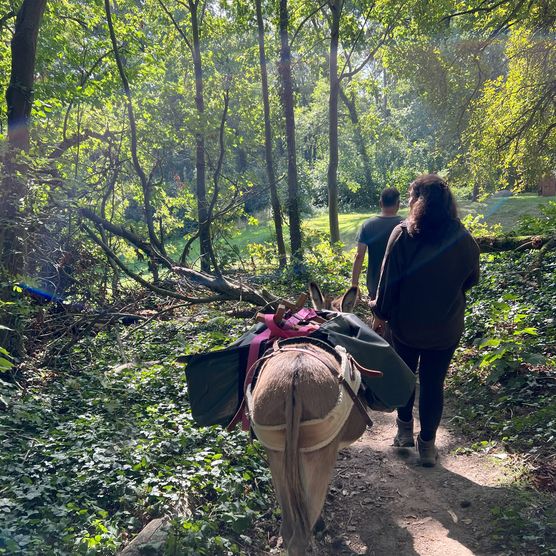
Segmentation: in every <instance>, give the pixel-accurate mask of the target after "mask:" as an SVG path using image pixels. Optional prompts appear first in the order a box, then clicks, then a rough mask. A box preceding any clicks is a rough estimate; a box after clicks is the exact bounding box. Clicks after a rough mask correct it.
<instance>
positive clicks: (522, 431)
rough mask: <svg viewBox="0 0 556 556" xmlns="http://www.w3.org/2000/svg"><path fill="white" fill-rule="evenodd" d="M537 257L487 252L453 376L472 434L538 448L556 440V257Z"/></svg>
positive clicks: (511, 446)
mask: <svg viewBox="0 0 556 556" xmlns="http://www.w3.org/2000/svg"><path fill="white" fill-rule="evenodd" d="M535 257H536V254H534V253H524V254H513V253H510V254H508V253H505V254H499V255H488V256H484V260H483V264H482V278H481V283H480V285H479V286H477V287H475V288H474V289H473V290H472V292H471V300H470V303H469V306H468V311H467V316H466V331H465V335H464V341H463V347H462V348H461V349H460V350H459V352H458V354H457V357H456V360H455V365H454V371H453V374H452V376H451V378H450V381H449V382H450V390H451V392H452V393H453V394H454V395H455V397H456V399H457V400H458V402H459V403H460V405H459V410H458V416H457V417H456V420H457V421H458V423H459V424H460V425H461V426H462V427H463V428H464V430H465V431H466V432H467V433H469V434H471V436H472V437H475V438H477V437H479V438H483V439H484V438H485V437H486V438H487V439H489V440H494V441H496V442H499V443H501V445H504V446H505V447H506V448H507V449H508V450H511V451H516V450H523V451H527V452H529V453H531V454H535V455H536V454H546V453H549V452H550V451H551V450H552V448H553V447H554V446H555V445H556V404H554V400H555V399H556V380H555V379H556V359H555V353H556V351H555V349H554V347H555V346H556V333H555V330H556V329H555V327H554V306H555V303H556V282H555V280H556V273H555V269H556V256H555V254H554V253H548V254H546V255H545V260H544V261H543V263H542V266H541V267H540V268H538V269H537V270H536V271H533V272H532V270H531V269H532V268H534V266H535V265H536V264H537V265H538V261H536V259H535ZM510 268H511V269H512V270H509V269H510Z"/></svg>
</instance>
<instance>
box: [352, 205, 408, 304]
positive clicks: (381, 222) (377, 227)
mask: <svg viewBox="0 0 556 556" xmlns="http://www.w3.org/2000/svg"><path fill="white" fill-rule="evenodd" d="M401 221H402V218H401V216H374V217H373V218H369V219H368V220H365V222H363V224H362V226H361V229H360V230H359V235H358V236H357V243H364V244H365V245H366V246H367V248H368V250H369V264H368V267H367V288H368V289H369V295H370V296H371V299H374V298H375V297H376V290H377V288H378V279H379V278H380V267H381V266H382V259H383V258H384V252H385V251H386V245H387V244H388V238H389V237H390V234H391V233H392V230H393V229H394V228H395V227H396V226H397V225H398V224H399V223H400V222H401Z"/></svg>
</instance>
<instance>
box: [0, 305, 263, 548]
mask: <svg viewBox="0 0 556 556" xmlns="http://www.w3.org/2000/svg"><path fill="white" fill-rule="evenodd" d="M192 319H193V320H194V321H196V324H193V325H192V326H190V327H188V329H187V331H183V330H181V331H180V327H179V326H178V323H174V322H168V323H166V324H161V325H156V324H153V325H152V326H150V327H145V328H144V329H142V330H141V332H140V333H139V332H138V333H137V336H136V337H134V339H132V340H130V341H128V342H126V343H125V349H127V350H130V351H131V352H132V353H133V354H134V355H133V357H134V358H135V357H137V358H138V359H136V360H135V362H133V363H128V364H124V365H116V366H115V365H114V363H113V362H114V361H117V359H118V358H119V355H118V352H117V351H115V342H114V338H113V337H112V336H111V334H108V333H102V334H99V335H98V336H97V337H96V338H94V339H85V340H83V341H82V342H80V344H79V345H78V346H76V348H75V349H74V351H73V353H72V354H71V355H70V356H69V357H68V359H67V364H68V366H69V367H68V368H73V369H75V370H74V371H67V372H66V373H63V374H54V373H52V372H51V371H49V370H48V369H37V370H36V371H35V372H34V374H33V375H32V376H30V377H29V378H30V379H31V382H29V384H28V387H27V389H26V391H25V393H20V394H19V395H18V396H14V397H12V398H11V399H10V400H9V401H8V408H7V411H5V412H3V413H2V414H0V415H1V419H0V437H1V442H2V446H3V449H2V452H1V454H0V469H1V472H0V475H1V482H2V484H3V485H4V487H3V488H2V498H1V499H0V539H1V540H0V554H14V555H15V554H38V553H41V554H52V555H55V554H60V555H61V554H70V553H71V554H113V553H114V552H115V551H116V550H117V548H118V547H119V546H120V545H121V543H122V542H124V541H125V540H126V539H128V538H129V536H130V535H133V534H134V533H135V532H137V531H138V529H140V528H141V527H142V526H143V525H144V524H145V523H146V522H147V521H148V520H149V519H150V518H151V517H154V516H158V515H162V514H174V509H175V508H181V516H182V517H180V518H177V519H176V520H175V531H176V533H175V539H176V540H175V542H176V543H178V545H179V546H180V547H181V548H180V549H179V550H178V553H180V554H202V553H205V554H226V553H228V551H232V552H234V551H235V553H239V549H238V548H237V547H238V546H240V544H241V543H245V542H247V541H245V540H242V539H241V537H240V535H246V532H247V531H248V530H250V531H253V529H252V524H253V521H254V520H255V518H257V517H258V516H259V515H261V514H262V513H264V512H266V510H267V508H268V507H270V505H271V502H270V501H269V499H268V496H269V492H270V476H269V473H268V471H267V468H266V467H265V466H264V465H263V459H262V452H261V450H260V449H259V448H257V447H255V446H254V445H250V444H248V441H247V438H246V436H245V435H244V434H242V433H238V432H235V433H232V434H228V433H226V432H224V431H222V430H221V429H217V428H204V429H198V428H195V427H194V426H193V422H192V419H191V415H190V413H189V411H188V403H187V395H186V391H185V374H184V371H183V367H181V366H179V365H176V364H173V363H172V362H171V361H172V356H173V354H174V353H175V352H183V351H186V352H193V351H195V350H199V349H214V348H215V347H219V346H222V345H225V344H227V343H228V342H229V341H230V340H231V337H230V334H234V333H236V334H237V333H239V332H240V331H241V328H238V327H237V325H236V323H234V322H230V321H228V320H226V319H222V318H221V317H217V318H216V319H214V320H213V321H211V322H212V323H206V318H205V317H199V318H197V317H195V315H192ZM182 328H183V327H182ZM181 346H183V348H185V349H183V348H182V347H181ZM92 353H94V354H95V357H94V359H93V360H91V355H90V354H92ZM161 357H162V358H164V359H165V362H163V363H149V362H147V360H148V359H151V358H161ZM178 531H179V532H178ZM216 531H218V535H219V537H218V538H215V532H216ZM252 534H253V533H251V535H252ZM238 543H239V544H238ZM234 546H235V547H236V548H235V549H234V548H233V547H234ZM45 547H48V549H47V550H45ZM186 547H192V548H186Z"/></svg>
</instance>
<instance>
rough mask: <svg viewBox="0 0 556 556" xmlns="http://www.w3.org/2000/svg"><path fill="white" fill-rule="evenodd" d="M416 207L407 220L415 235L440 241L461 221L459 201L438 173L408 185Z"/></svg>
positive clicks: (425, 175) (408, 226)
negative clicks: (445, 233) (439, 239)
mask: <svg viewBox="0 0 556 556" xmlns="http://www.w3.org/2000/svg"><path fill="white" fill-rule="evenodd" d="M409 194H410V199H412V201H413V204H412V205H411V210H410V212H409V216H408V218H407V229H408V231H409V233H410V235H412V236H416V235H420V236H422V237H427V238H438V237H440V235H441V234H442V233H443V232H444V231H445V230H446V229H447V227H448V226H449V225H450V223H451V222H453V221H454V220H457V219H458V209H457V206H456V201H455V199H454V196H453V195H452V192H451V191H450V188H449V187H448V184H447V183H446V182H445V181H444V180H443V179H442V178H441V177H440V176H439V175H437V174H424V175H422V176H419V177H418V178H417V179H416V180H415V181H414V182H412V183H411V185H410V186H409Z"/></svg>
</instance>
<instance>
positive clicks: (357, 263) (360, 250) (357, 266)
mask: <svg viewBox="0 0 556 556" xmlns="http://www.w3.org/2000/svg"><path fill="white" fill-rule="evenodd" d="M366 252H367V245H366V244H365V243H358V244H357V253H356V255H355V260H354V261H353V269H352V271H351V285H352V286H358V285H359V276H360V275H361V268H363V261H364V260H365V253H366Z"/></svg>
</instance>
